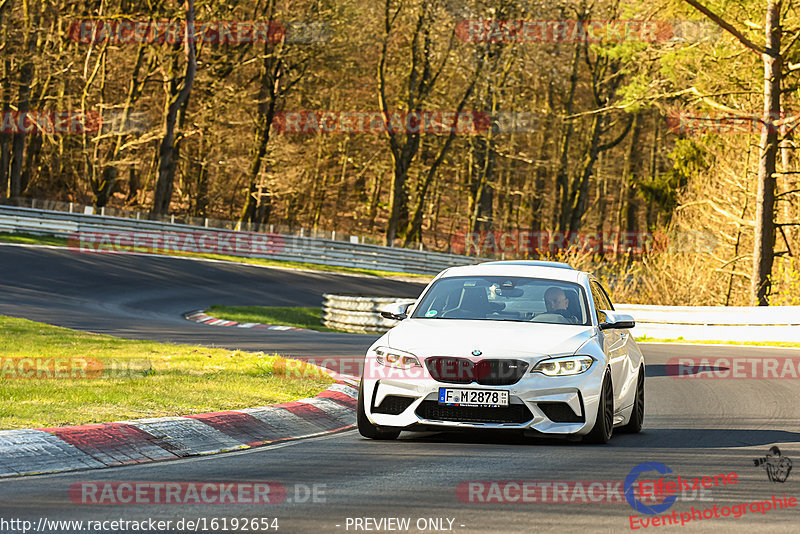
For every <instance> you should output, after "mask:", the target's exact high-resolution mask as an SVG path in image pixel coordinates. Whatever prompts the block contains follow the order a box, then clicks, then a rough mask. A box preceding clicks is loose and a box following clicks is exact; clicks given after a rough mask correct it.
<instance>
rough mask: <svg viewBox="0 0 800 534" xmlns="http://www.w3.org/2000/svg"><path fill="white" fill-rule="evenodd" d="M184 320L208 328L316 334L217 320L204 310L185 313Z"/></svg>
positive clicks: (273, 325)
mask: <svg viewBox="0 0 800 534" xmlns="http://www.w3.org/2000/svg"><path fill="white" fill-rule="evenodd" d="M183 317H184V319H186V320H189V321H192V322H194V323H201V324H207V325H209V326H235V327H237V328H258V329H263V330H299V331H301V332H316V330H309V329H308V328H300V327H298V326H284V325H278V324H261V323H240V322H237V321H228V320H226V319H218V318H216V317H212V316H211V315H208V314H206V313H205V312H204V310H197V311H191V312H186V313H184V314H183Z"/></svg>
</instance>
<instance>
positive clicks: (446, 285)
mask: <svg viewBox="0 0 800 534" xmlns="http://www.w3.org/2000/svg"><path fill="white" fill-rule="evenodd" d="M412 317H414V318H417V319H473V320H487V321H524V322H534V323H553V324H570V325H575V324H580V325H589V324H590V322H589V314H588V313H587V306H586V297H585V293H584V291H583V288H581V286H579V285H578V284H575V283H571V282H560V281H556V280H545V279H541V278H526V277H507V276H506V277H502V276H469V277H452V278H440V279H439V280H437V281H436V282H435V283H434V284H433V285H432V286H431V288H430V289H429V290H428V292H427V293H426V294H425V296H424V297H423V299H422V300H421V301H420V303H419V305H418V306H417V308H416V309H415V310H414V313H413V315H412Z"/></svg>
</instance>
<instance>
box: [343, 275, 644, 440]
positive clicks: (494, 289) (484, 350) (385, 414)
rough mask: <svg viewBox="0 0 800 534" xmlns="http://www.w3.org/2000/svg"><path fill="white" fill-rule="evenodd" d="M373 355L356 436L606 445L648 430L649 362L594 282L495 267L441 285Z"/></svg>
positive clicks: (431, 288) (404, 309)
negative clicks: (478, 434) (471, 435)
mask: <svg viewBox="0 0 800 534" xmlns="http://www.w3.org/2000/svg"><path fill="white" fill-rule="evenodd" d="M381 314H382V315H383V316H384V317H388V318H391V319H395V320H399V321H401V322H400V323H399V324H398V325H397V326H396V327H394V328H392V329H391V330H390V331H388V332H387V333H386V334H384V335H383V336H382V337H381V338H380V339H379V340H378V341H376V342H375V343H374V344H373V345H372V346H371V347H370V349H369V351H367V355H366V358H365V362H364V373H363V376H362V377H361V385H360V388H359V395H358V430H359V432H360V433H361V435H363V436H365V437H368V438H372V439H395V438H397V437H398V436H399V435H400V432H401V431H402V430H415V431H416V430H453V429H462V430H472V429H509V430H518V431H523V432H524V433H525V434H527V435H538V436H551V437H561V438H567V439H583V440H585V441H588V442H592V443H607V442H608V440H609V439H610V438H611V434H612V432H613V431H614V430H617V431H622V432H639V431H640V430H641V428H642V421H643V420H644V377H645V372H644V364H645V362H644V357H643V356H642V353H641V351H640V350H639V347H638V346H637V345H636V342H635V341H634V339H633V337H632V336H631V334H630V331H629V329H631V328H633V326H634V321H633V318H632V317H631V316H629V315H622V314H618V313H616V312H614V306H613V305H612V304H611V301H610V299H609V298H608V294H607V293H606V291H605V290H604V289H603V287H602V286H601V285H600V283H599V282H598V281H597V280H596V279H595V278H594V277H593V276H592V275H591V274H589V273H586V272H581V271H577V270H575V269H573V268H572V267H570V266H569V265H566V264H563V263H556V262H543V261H499V262H488V263H482V264H479V265H474V266H468V267H453V268H450V269H446V270H445V271H443V272H441V273H439V275H438V276H436V278H434V280H433V281H432V282H431V283H430V284H429V285H428V286H427V287H426V288H425V290H424V291H423V292H422V294H421V295H420V297H419V299H418V300H417V301H416V302H413V303H398V304H395V305H393V306H391V307H389V308H387V309H386V310H384V311H383V312H381Z"/></svg>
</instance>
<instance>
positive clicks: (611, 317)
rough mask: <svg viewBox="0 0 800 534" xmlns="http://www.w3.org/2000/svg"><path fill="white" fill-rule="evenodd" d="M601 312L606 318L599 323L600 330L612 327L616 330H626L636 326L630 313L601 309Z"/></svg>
mask: <svg viewBox="0 0 800 534" xmlns="http://www.w3.org/2000/svg"><path fill="white" fill-rule="evenodd" d="M603 313H604V314H605V316H606V320H605V322H603V323H600V330H608V329H612V328H613V329H618V330H627V329H628V328H633V327H634V326H636V321H634V320H633V317H631V316H630V315H626V314H624V313H616V312H610V311H603Z"/></svg>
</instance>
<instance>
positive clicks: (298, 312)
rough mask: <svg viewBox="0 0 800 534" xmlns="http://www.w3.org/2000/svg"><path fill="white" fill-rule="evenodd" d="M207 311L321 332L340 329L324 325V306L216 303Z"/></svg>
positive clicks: (222, 316)
mask: <svg viewBox="0 0 800 534" xmlns="http://www.w3.org/2000/svg"><path fill="white" fill-rule="evenodd" d="M206 313H207V314H208V315H211V316H213V317H216V318H217V319H226V320H228V321H237V322H240V323H261V324H272V325H282V326H296V327H299V328H307V329H309V330H317V331H319V332H339V330H334V329H333V328H328V327H326V326H323V325H322V323H321V321H322V308H319V307H316V308H291V307H268V306H220V305H217V304H215V305H213V306H211V307H210V308H209V309H207V310H206Z"/></svg>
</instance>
